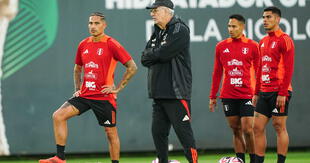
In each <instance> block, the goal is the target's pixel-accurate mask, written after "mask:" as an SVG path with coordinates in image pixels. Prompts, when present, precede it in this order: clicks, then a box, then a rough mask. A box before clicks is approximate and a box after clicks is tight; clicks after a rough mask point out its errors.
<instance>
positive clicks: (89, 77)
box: [85, 70, 97, 79]
mask: <svg viewBox="0 0 310 163" xmlns="http://www.w3.org/2000/svg"><path fill="white" fill-rule="evenodd" d="M85 78H87V79H97V75H96V73H93V70H91V71H90V72H88V73H87V74H85Z"/></svg>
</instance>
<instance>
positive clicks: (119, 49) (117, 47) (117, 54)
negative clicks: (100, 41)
mask: <svg viewBox="0 0 310 163" xmlns="http://www.w3.org/2000/svg"><path fill="white" fill-rule="evenodd" d="M108 47H109V49H110V50H111V51H112V53H113V57H114V58H115V59H116V60H117V61H119V62H121V63H122V64H125V63H126V62H128V61H129V60H131V59H132V58H131V56H130V54H129V53H128V52H127V51H126V50H125V48H124V47H123V46H122V45H121V44H120V43H119V42H117V41H116V40H115V39H113V38H110V39H109V40H108Z"/></svg>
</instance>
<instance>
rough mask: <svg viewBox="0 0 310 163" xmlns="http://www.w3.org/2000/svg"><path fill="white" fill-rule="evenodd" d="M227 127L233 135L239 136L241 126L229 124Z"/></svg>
mask: <svg viewBox="0 0 310 163" xmlns="http://www.w3.org/2000/svg"><path fill="white" fill-rule="evenodd" d="M229 126H230V128H231V129H232V131H233V134H234V135H240V133H241V132H242V130H241V126H240V125H238V124H230V125H229Z"/></svg>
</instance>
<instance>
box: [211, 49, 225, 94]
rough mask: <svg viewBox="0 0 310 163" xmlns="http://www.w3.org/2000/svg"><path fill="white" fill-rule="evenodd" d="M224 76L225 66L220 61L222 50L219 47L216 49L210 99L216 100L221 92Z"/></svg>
mask: <svg viewBox="0 0 310 163" xmlns="http://www.w3.org/2000/svg"><path fill="white" fill-rule="evenodd" d="M222 75H223V65H222V63H221V61H220V49H219V45H217V46H216V48H215V59H214V67H213V74H212V84H211V90H210V96H209V97H210V99H216V97H217V96H216V94H217V92H218V90H219V86H220V83H221V79H222Z"/></svg>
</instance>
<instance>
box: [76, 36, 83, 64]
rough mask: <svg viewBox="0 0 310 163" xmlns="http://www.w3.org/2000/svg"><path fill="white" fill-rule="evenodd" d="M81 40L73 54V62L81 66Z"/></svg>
mask: <svg viewBox="0 0 310 163" xmlns="http://www.w3.org/2000/svg"><path fill="white" fill-rule="evenodd" d="M83 42H84V41H82V42H80V44H79V46H78V48H77V51H76V55H75V64H77V65H80V66H82V65H83V62H82V53H83V52H82V50H83Z"/></svg>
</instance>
